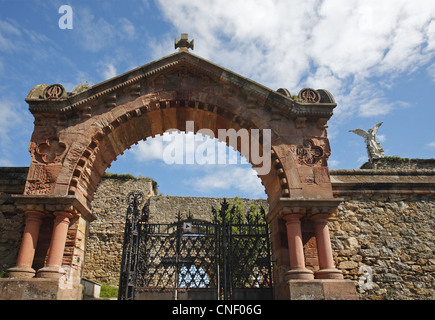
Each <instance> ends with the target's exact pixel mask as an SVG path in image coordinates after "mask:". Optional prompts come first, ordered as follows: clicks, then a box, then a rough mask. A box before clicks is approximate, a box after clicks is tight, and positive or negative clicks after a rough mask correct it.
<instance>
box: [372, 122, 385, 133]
mask: <svg viewBox="0 0 435 320" xmlns="http://www.w3.org/2000/svg"><path fill="white" fill-rule="evenodd" d="M383 123H384V122H380V123H378V124H377V125H375V126H374V127H373V135H374V136H375V135H376V133H377V132H378V129H379V127H380V126H381V125H382V124H383Z"/></svg>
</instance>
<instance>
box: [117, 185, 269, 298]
mask: <svg viewBox="0 0 435 320" xmlns="http://www.w3.org/2000/svg"><path fill="white" fill-rule="evenodd" d="M129 201H130V204H129V207H128V210H127V218H126V224H125V236H124V248H123V258H122V266H121V277H120V286H119V299H175V300H185V299H189V300H194V299H210V300H217V299H234V300H241V299H272V298H273V290H272V265H271V257H270V241H269V229H268V224H267V222H266V220H265V212H264V210H263V209H262V208H261V210H260V211H251V212H249V213H248V214H247V215H246V216H244V217H243V216H241V215H240V214H236V212H235V210H234V207H233V208H232V209H231V210H229V203H228V202H227V201H226V200H224V201H223V202H222V204H221V208H220V209H219V210H216V209H214V208H213V210H212V213H213V217H212V221H198V220H195V219H193V218H192V217H191V216H190V214H189V216H188V217H186V218H185V219H182V217H181V215H180V214H178V215H177V220H176V221H175V222H173V223H161V224H155V223H149V222H148V212H146V210H142V211H140V210H139V205H140V204H141V202H142V201H143V195H142V194H140V193H132V194H130V195H129ZM144 208H145V207H144Z"/></svg>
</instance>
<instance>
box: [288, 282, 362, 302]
mask: <svg viewBox="0 0 435 320" xmlns="http://www.w3.org/2000/svg"><path fill="white" fill-rule="evenodd" d="M288 290H289V292H290V295H289V296H290V300H357V299H358V295H357V293H356V287H355V284H354V283H353V281H350V280H332V279H331V280H329V279H324V280H289V281H288Z"/></svg>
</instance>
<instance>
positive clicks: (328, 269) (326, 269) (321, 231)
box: [314, 218, 343, 279]
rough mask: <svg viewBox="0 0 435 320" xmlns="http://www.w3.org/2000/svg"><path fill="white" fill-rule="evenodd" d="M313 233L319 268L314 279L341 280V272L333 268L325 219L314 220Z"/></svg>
mask: <svg viewBox="0 0 435 320" xmlns="http://www.w3.org/2000/svg"><path fill="white" fill-rule="evenodd" d="M314 231H315V233H316V243H317V254H318V257H319V268H320V270H319V271H317V272H316V278H318V279H343V274H342V273H341V271H340V270H338V269H336V268H335V263H334V258H333V255H332V246H331V238H330V236H329V227H328V220H327V219H326V218H318V219H314Z"/></svg>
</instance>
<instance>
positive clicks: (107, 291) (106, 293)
mask: <svg viewBox="0 0 435 320" xmlns="http://www.w3.org/2000/svg"><path fill="white" fill-rule="evenodd" d="M117 297H118V287H112V286H106V285H102V286H101V289H100V298H117Z"/></svg>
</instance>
